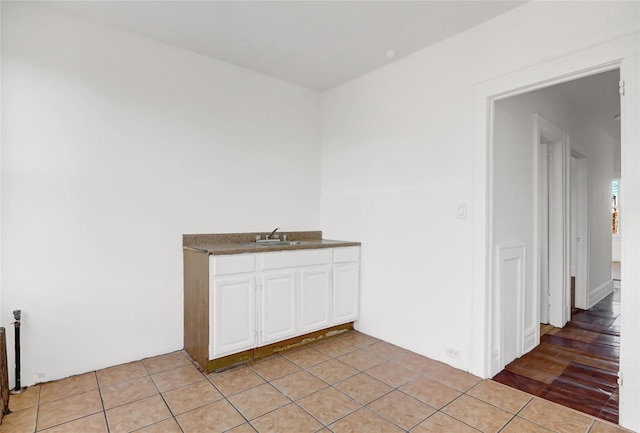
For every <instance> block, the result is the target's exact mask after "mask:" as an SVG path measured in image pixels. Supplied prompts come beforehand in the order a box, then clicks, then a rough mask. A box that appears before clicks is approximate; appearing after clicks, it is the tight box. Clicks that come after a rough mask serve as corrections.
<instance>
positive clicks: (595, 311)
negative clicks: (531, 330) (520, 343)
mask: <svg viewBox="0 0 640 433" xmlns="http://www.w3.org/2000/svg"><path fill="white" fill-rule="evenodd" d="M620 310H621V306H620V281H619V280H614V292H613V293H611V294H610V295H609V296H607V297H606V298H604V299H603V300H602V301H600V302H599V303H598V304H596V305H595V306H594V307H593V308H591V309H590V310H578V311H577V312H575V313H574V314H573V315H572V319H571V322H569V323H568V324H567V325H566V326H565V327H564V328H562V329H558V328H553V330H552V331H550V332H549V333H547V334H545V335H544V336H542V337H541V339H540V345H539V346H538V347H536V348H535V349H534V350H532V351H531V352H529V353H528V354H526V355H524V356H523V357H521V358H518V359H516V360H515V361H513V362H512V363H511V364H509V365H507V366H506V367H505V369H504V370H503V371H501V372H500V373H498V374H497V375H496V376H495V377H494V378H493V380H494V381H497V382H500V383H503V384H505V385H509V386H511V387H513V388H517V389H520V390H522V391H526V392H528V393H530V394H533V395H536V396H539V397H542V398H544V399H547V400H550V401H553V402H556V403H559V404H561V405H563V406H567V407H570V408H573V409H576V410H579V411H581V412H584V413H586V414H589V415H592V416H595V417H598V418H601V419H604V420H607V421H610V422H613V423H618V397H619V393H618V383H617V374H618V373H617V372H618V369H619V358H620Z"/></svg>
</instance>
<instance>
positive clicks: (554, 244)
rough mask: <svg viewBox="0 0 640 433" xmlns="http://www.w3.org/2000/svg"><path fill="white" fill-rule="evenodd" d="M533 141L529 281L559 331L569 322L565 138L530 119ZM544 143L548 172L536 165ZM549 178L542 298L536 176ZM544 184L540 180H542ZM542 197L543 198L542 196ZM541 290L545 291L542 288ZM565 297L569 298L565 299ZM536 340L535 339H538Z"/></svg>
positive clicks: (539, 313) (539, 309)
mask: <svg viewBox="0 0 640 433" xmlns="http://www.w3.org/2000/svg"><path fill="white" fill-rule="evenodd" d="M533 124H534V140H533V155H534V157H533V158H532V159H533V162H534V170H533V173H534V174H533V176H534V182H533V185H534V197H535V200H534V202H533V227H534V229H533V230H534V236H533V239H534V246H533V258H532V260H533V268H534V270H535V273H534V275H533V276H532V277H533V287H534V291H535V299H536V300H538V303H539V304H543V303H544V302H549V304H550V305H551V306H550V308H549V312H548V322H549V323H550V324H552V325H553V326H556V327H558V328H561V327H563V326H564V325H565V323H567V321H568V320H569V317H570V316H569V310H570V302H571V292H570V290H569V288H570V282H571V280H570V276H569V277H568V278H567V276H568V274H569V269H568V264H569V255H568V254H569V252H570V250H569V236H568V235H569V233H568V231H569V218H568V217H569V212H568V209H569V203H568V200H569V194H568V186H569V185H568V178H569V169H568V165H569V161H568V155H569V152H568V148H569V145H568V141H569V138H568V136H567V135H566V134H564V132H563V131H562V130H561V129H560V128H558V127H557V126H556V125H554V124H553V123H551V122H550V121H548V120H547V119H545V118H544V117H542V116H540V115H539V114H537V113H536V114H535V115H534V122H533ZM543 139H544V141H546V142H548V143H549V144H548V150H549V152H550V153H551V162H550V164H549V166H548V167H549V171H548V172H547V170H546V167H540V166H539V164H538V162H539V159H540V158H538V154H539V152H540V146H541V145H542V141H543ZM541 175H543V176H546V175H548V176H549V184H548V192H549V196H548V200H549V207H548V209H546V210H544V207H542V209H543V210H544V212H545V213H548V217H549V225H548V228H547V229H548V232H549V243H548V253H549V256H548V263H549V268H548V279H549V280H548V282H549V284H548V287H549V297H548V299H547V297H546V296H544V295H543V293H542V291H541V288H542V287H543V285H542V281H541V280H540V273H541V268H542V264H541V263H540V253H541V252H542V245H543V244H545V245H546V241H544V240H543V239H541V238H540V236H541V235H542V233H541V231H540V227H541V224H542V220H541V218H542V217H543V216H542V215H541V205H540V198H541V195H542V191H540V189H539V187H540V182H541V178H540V176H541ZM542 181H544V179H542ZM545 197H546V195H545ZM544 287H547V286H546V285H544ZM567 295H569V296H568V297H567ZM567 299H569V301H568V302H569V305H567ZM542 308H544V305H538V306H536V307H535V311H536V317H537V319H536V322H535V323H540V319H541V317H544V314H542ZM538 338H539V335H538Z"/></svg>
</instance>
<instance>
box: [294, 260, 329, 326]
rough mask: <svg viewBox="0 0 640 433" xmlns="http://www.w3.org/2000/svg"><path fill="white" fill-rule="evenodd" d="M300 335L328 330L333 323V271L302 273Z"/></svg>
mask: <svg viewBox="0 0 640 433" xmlns="http://www.w3.org/2000/svg"><path fill="white" fill-rule="evenodd" d="M299 296H300V298H299V305H300V307H299V318H298V320H299V322H298V323H299V327H298V334H306V333H307V332H311V331H316V330H318V329H322V328H326V327H328V326H329V325H330V323H331V270H330V269H329V268H327V267H325V268H322V269H305V270H302V271H301V272H300V292H299Z"/></svg>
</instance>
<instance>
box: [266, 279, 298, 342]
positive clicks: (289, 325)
mask: <svg viewBox="0 0 640 433" xmlns="http://www.w3.org/2000/svg"><path fill="white" fill-rule="evenodd" d="M261 287H262V290H261V297H262V299H260V301H259V304H260V330H259V338H258V339H259V345H260V346H262V345H265V344H270V343H275V342H276V341H279V340H285V339H287V338H291V337H293V336H295V335H296V273H295V272H294V271H275V272H273V271H272V272H266V273H263V274H262V278H261Z"/></svg>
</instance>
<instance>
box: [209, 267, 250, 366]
mask: <svg viewBox="0 0 640 433" xmlns="http://www.w3.org/2000/svg"><path fill="white" fill-rule="evenodd" d="M212 280H213V281H212V283H213V284H211V294H210V296H209V299H211V300H212V301H213V306H212V307H211V308H210V311H209V314H210V316H209V324H210V329H209V357H210V358H211V359H213V358H216V357H219V356H224V355H230V354H232V353H236V352H241V351H243V350H247V349H252V348H254V347H255V346H256V310H255V308H256V298H255V293H256V288H255V277H254V275H253V274H251V275H238V276H235V277H218V278H213V279H212Z"/></svg>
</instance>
